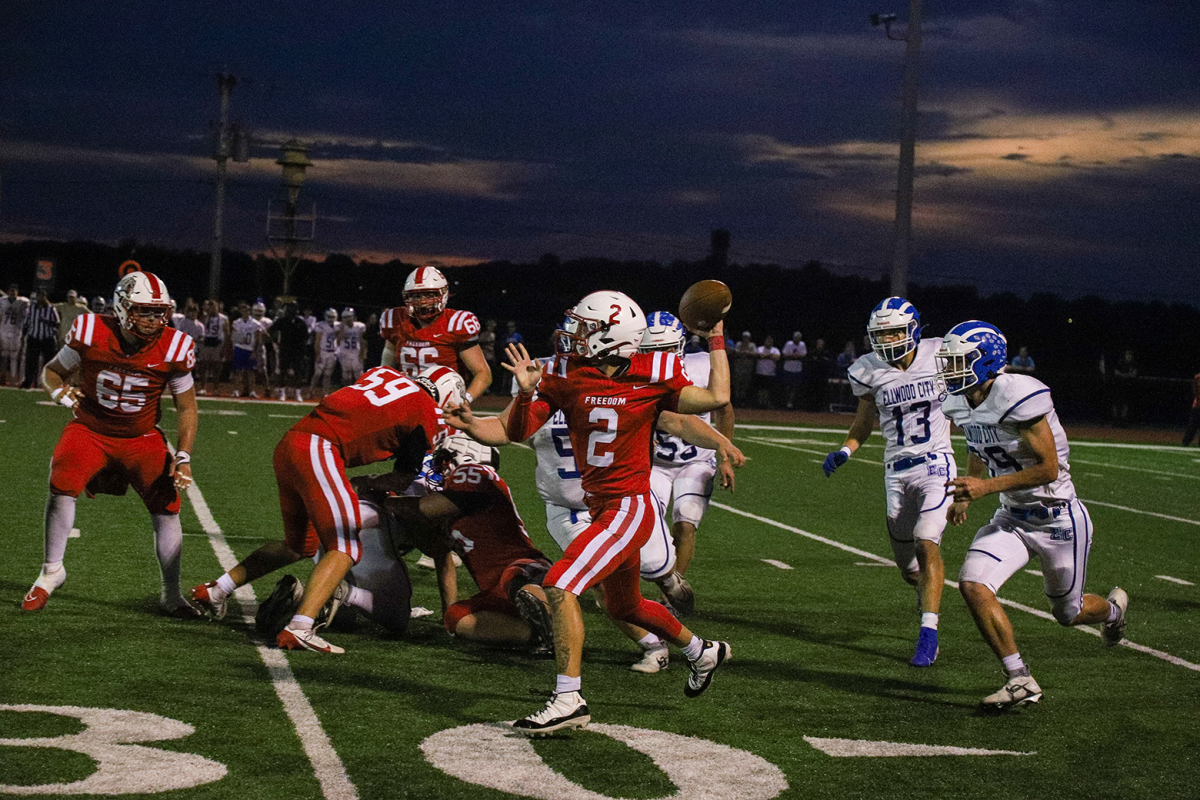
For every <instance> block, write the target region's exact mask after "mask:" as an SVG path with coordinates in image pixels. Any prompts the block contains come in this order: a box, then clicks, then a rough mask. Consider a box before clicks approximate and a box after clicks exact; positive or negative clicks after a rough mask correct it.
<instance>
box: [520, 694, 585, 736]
mask: <svg viewBox="0 0 1200 800" xmlns="http://www.w3.org/2000/svg"><path fill="white" fill-rule="evenodd" d="M591 721H592V715H591V712H589V711H588V706H587V701H586V700H584V699H583V695H581V694H580V693H579V692H563V693H562V694H558V693H555V694H553V695H551V697H550V702H548V703H546V707H545V708H543V709H542V710H541V711H538V712H537V713H535V714H530V715H529V716H528V717H526V718H525V719H519V720H517V721H516V722H514V723H513V728H514V729H515V730H516V731H517V732H518V733H522V734H524V735H525V736H548V735H549V734H551V733H554V732H556V731H563V730H570V729H572V728H586V727H587V724H588V723H589V722H591Z"/></svg>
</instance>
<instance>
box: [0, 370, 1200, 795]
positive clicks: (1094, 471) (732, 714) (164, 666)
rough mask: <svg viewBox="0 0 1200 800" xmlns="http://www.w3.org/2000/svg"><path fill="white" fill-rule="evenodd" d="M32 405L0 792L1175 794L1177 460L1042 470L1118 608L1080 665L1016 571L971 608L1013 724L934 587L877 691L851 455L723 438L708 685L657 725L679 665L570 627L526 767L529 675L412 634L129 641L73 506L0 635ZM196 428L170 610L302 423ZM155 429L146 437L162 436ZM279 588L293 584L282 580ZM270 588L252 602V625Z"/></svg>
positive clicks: (703, 618) (783, 436) (875, 578)
mask: <svg viewBox="0 0 1200 800" xmlns="http://www.w3.org/2000/svg"><path fill="white" fill-rule="evenodd" d="M39 401H42V402H39ZM44 401H45V397H44V396H43V395H41V394H36V393H25V392H16V391H0V420H2V421H0V493H2V494H0V501H2V506H0V507H2V508H3V514H4V518H5V524H4V525H3V532H4V540H5V543H6V557H5V558H4V559H3V560H2V561H0V794H38V795H39V796H47V795H48V796H56V793H58V794H62V795H65V794H86V793H93V794H106V795H126V796H137V797H142V796H144V797H179V798H200V797H204V798H230V797H236V798H246V799H247V800H250V799H253V800H258V799H259V798H264V799H266V800H270V799H271V798H320V797H329V798H335V797H336V798H349V797H361V798H393V797H414V798H472V799H475V798H480V799H485V800H486V799H488V798H505V797H514V796H529V797H541V798H554V799H557V798H566V799H568V800H574V799H575V798H579V799H580V800H582V799H583V798H592V799H593V800H594V799H595V798H604V797H612V798H660V797H680V798H697V799H698V798H713V799H714V800H715V799H717V798H737V800H756V799H757V798H764V799H765V798H771V797H777V796H778V797H788V798H801V797H813V798H817V797H821V798H843V797H846V798H890V797H903V798H951V797H953V798H962V797H980V798H989V799H990V800H994V799H995V798H1035V797H1036V798H1043V797H1055V798H1058V797H1063V798H1067V797H1078V798H1103V797H1113V798H1118V797H1119V798H1139V797H1154V798H1166V797H1197V796H1198V795H1200V635H1198V634H1197V624H1196V621H1197V616H1198V612H1200V586H1197V584H1200V450H1196V449H1192V450H1184V449H1182V448H1177V447H1163V446H1150V445H1136V444H1117V443H1104V442H1082V441H1076V442H1073V443H1072V445H1073V446H1072V471H1073V475H1074V477H1075V483H1076V486H1077V488H1078V490H1079V493H1080V496H1081V498H1082V499H1083V500H1084V502H1085V503H1086V504H1087V506H1088V508H1089V510H1090V512H1091V514H1092V518H1093V520H1094V522H1095V530H1096V532H1095V545H1094V547H1093V550H1092V554H1091V559H1090V562H1089V569H1088V575H1087V588H1088V590H1089V591H1092V592H1096V593H1099V594H1102V595H1103V594H1106V593H1107V592H1108V590H1109V589H1110V588H1111V587H1112V586H1113V585H1116V584H1120V585H1121V586H1123V587H1125V588H1126V589H1127V590H1128V591H1129V594H1130V597H1131V602H1130V612H1129V626H1128V629H1127V631H1126V636H1127V640H1126V642H1125V645H1124V646H1121V647H1117V648H1113V649H1111V650H1109V649H1106V648H1105V647H1104V646H1103V645H1102V643H1101V640H1100V638H1099V636H1098V635H1097V634H1098V632H1097V631H1095V630H1083V629H1066V628H1062V627H1060V626H1059V625H1058V624H1056V623H1055V622H1054V621H1053V619H1052V618H1050V616H1049V614H1048V612H1049V605H1048V603H1047V601H1046V599H1045V597H1044V595H1043V592H1042V583H1041V579H1040V577H1038V576H1037V574H1035V571H1036V570H1037V569H1038V564H1037V563H1036V562H1034V563H1031V564H1029V565H1028V569H1027V570H1025V571H1022V572H1019V573H1017V575H1015V576H1014V577H1013V578H1012V580H1010V581H1009V583H1008V584H1007V585H1006V586H1005V587H1004V590H1003V592H1002V594H1003V599H1004V600H1005V601H1006V602H1007V603H1008V613H1009V615H1010V617H1011V618H1012V621H1013V624H1014V627H1015V629H1016V633H1017V640H1018V643H1019V645H1020V647H1021V652H1022V655H1023V656H1024V658H1025V660H1026V662H1028V663H1029V664H1030V666H1031V667H1032V669H1033V674H1034V676H1035V677H1036V678H1037V680H1038V681H1039V683H1040V684H1041V686H1042V688H1043V689H1044V690H1045V697H1044V699H1043V700H1042V702H1041V703H1040V704H1039V705H1036V706H1028V707H1025V708H1023V709H1019V710H1017V711H1015V712H1012V713H1008V714H1004V715H999V716H991V715H981V714H979V713H978V712H977V704H978V702H979V700H980V698H981V697H983V696H984V695H985V694H989V693H991V692H992V691H994V690H996V689H997V688H999V687H1000V685H1001V684H1002V683H1003V681H1004V677H1003V674H1002V672H1001V670H1000V668H999V665H998V663H997V662H996V661H995V659H994V658H993V657H992V655H991V653H990V652H989V651H988V650H987V648H986V647H985V645H984V644H983V642H982V641H981V639H980V638H979V635H978V633H977V632H976V630H975V628H974V625H973V623H972V622H971V619H970V617H969V615H968V613H967V611H966V608H965V606H964V604H963V602H962V599H961V597H960V596H959V595H958V593H957V591H956V590H954V589H952V588H949V587H947V589H946V594H945V599H944V601H943V608H942V617H941V630H940V639H941V656H940V658H939V659H938V661H937V664H936V665H935V666H934V667H933V668H931V669H925V670H918V669H915V668H912V667H910V666H909V665H908V659H909V657H910V656H911V655H912V647H913V642H914V640H915V636H916V631H917V624H918V618H917V614H916V609H915V604H914V599H915V596H914V593H913V591H912V589H910V588H909V587H908V586H907V585H906V584H905V583H904V582H903V581H902V580H901V579H900V577H899V573H898V572H897V570H896V569H895V567H894V566H890V555H891V553H890V548H889V546H888V542H887V535H886V532H885V528H884V524H883V516H884V513H883V480H882V474H883V472H882V465H881V463H880V462H881V456H882V447H881V441H880V439H879V438H878V435H877V434H876V436H875V437H873V439H872V440H871V442H870V443H869V444H868V446H867V447H866V448H865V449H864V450H862V451H860V452H859V454H858V455H857V456H856V457H855V458H854V459H852V460H851V461H850V463H849V464H847V465H846V466H845V467H843V468H842V469H841V470H839V471H838V473H837V474H836V475H834V476H833V478H831V479H826V478H825V477H824V475H823V474H822V472H821V469H820V462H821V461H822V460H823V458H824V455H825V453H826V452H828V451H829V450H831V449H836V447H837V446H838V445H839V444H840V443H841V441H842V438H843V435H844V431H838V430H834V429H828V428H824V429H821V428H812V427H800V426H785V425H750V424H747V425H739V426H738V432H737V443H738V445H739V446H740V447H741V448H742V449H743V451H744V452H745V453H746V455H747V456H748V458H749V463H748V464H747V466H746V467H745V468H744V469H742V470H741V471H740V472H739V474H738V487H737V492H736V493H735V494H733V495H729V494H728V493H720V494H719V496H718V497H715V498H714V500H715V501H716V502H714V504H713V506H712V507H711V508H710V510H709V513H708V516H707V518H706V519H705V522H704V524H703V526H702V528H701V530H700V534H699V540H698V548H697V557H696V560H695V562H694V563H693V565H692V568H691V569H690V571H689V574H688V578H689V579H690V580H691V582H692V585H693V586H694V588H695V590H696V596H697V608H696V613H695V614H694V615H693V616H692V617H690V618H688V619H687V620H686V621H687V624H688V625H689V626H690V627H692V628H693V629H694V630H695V631H696V632H697V633H699V634H700V635H702V636H705V637H707V638H720V639H725V640H727V641H729V642H730V643H731V645H732V648H733V654H732V661H730V662H729V663H728V664H727V665H726V666H725V667H723V668H722V669H721V670H720V671H718V672H717V674H716V677H715V679H714V681H713V685H712V687H711V688H710V689H709V691H708V692H707V693H706V694H704V695H703V696H701V697H699V698H696V699H692V700H689V699H687V698H685V697H684V695H683V691H682V689H683V685H684V682H685V680H686V675H687V669H686V664H685V662H684V661H683V659H682V656H680V655H679V654H678V653H673V661H672V665H671V667H670V668H669V669H668V670H666V671H665V672H661V673H658V674H655V675H641V674H637V673H633V672H631V671H630V670H629V665H630V664H631V663H633V662H634V661H635V660H637V658H638V657H639V653H637V652H636V648H635V646H634V645H633V644H632V643H630V642H628V641H627V640H624V639H623V638H622V637H621V636H620V635H619V634H618V633H617V632H616V631H615V629H613V628H612V626H611V625H609V624H607V622H606V621H605V620H604V618H603V616H602V615H601V614H600V613H599V612H598V611H597V610H596V609H595V608H594V606H593V604H591V603H590V602H588V603H585V615H586V621H587V626H588V640H587V648H586V651H585V654H584V676H583V680H584V683H583V687H584V695H585V697H586V698H587V700H588V702H589V705H590V706H591V711H592V719H593V724H592V726H591V727H590V728H589V729H588V730H586V731H583V732H576V733H572V734H571V735H569V736H563V737H559V738H551V739H547V740H539V741H534V742H532V743H530V742H527V741H526V740H524V739H520V738H515V737H512V736H509V735H506V733H505V731H504V729H503V728H502V727H498V726H497V725H496V724H495V723H498V722H502V721H505V720H512V719H515V718H518V717H522V716H524V715H526V714H528V713H530V712H531V711H534V710H535V709H537V708H539V707H540V706H541V705H542V704H543V703H544V702H545V700H546V698H547V696H548V693H549V692H548V690H549V689H551V688H552V687H553V682H554V667H553V662H551V661H534V660H530V659H529V658H527V657H525V656H524V655H522V654H520V653H515V652H507V651H498V650H488V649H484V648H481V647H477V646H473V645H470V644H467V643H464V642H457V641H455V640H453V639H452V638H451V637H449V636H448V635H447V634H446V633H445V632H444V630H443V629H442V628H441V625H440V624H439V623H437V622H435V621H434V619H435V618H434V617H427V618H422V619H415V620H413V623H412V625H411V627H410V629H409V633H408V635H407V636H405V637H404V638H402V639H396V638H389V637H388V636H386V635H383V633H382V630H381V629H379V628H376V627H374V626H372V625H371V624H370V623H363V624H361V625H359V627H358V628H357V629H356V630H355V631H353V632H346V633H334V634H331V635H330V638H331V639H333V640H334V641H335V642H336V643H337V644H339V645H342V646H344V647H345V648H346V653H345V654H344V655H341V656H326V655H319V654H316V653H307V652H305V653H289V654H284V653H282V652H280V651H278V650H276V649H274V648H268V647H266V646H265V645H264V644H263V643H262V642H260V641H258V640H257V639H256V637H255V634H254V631H253V628H252V626H251V625H249V624H247V622H246V621H245V620H244V618H243V616H242V613H239V612H238V611H237V609H236V608H235V609H234V611H233V612H231V614H230V616H229V617H228V618H227V619H226V620H225V621H224V622H222V623H214V622H208V621H197V622H179V621H174V620H169V619H166V618H164V617H161V616H159V615H158V613H157V605H158V584H159V579H158V568H157V562H156V561H155V558H154V548H153V537H152V534H151V528H150V522H149V518H148V516H147V514H146V511H145V509H144V508H143V507H142V505H141V503H140V501H139V500H138V499H137V498H136V496H134V495H133V494H132V493H130V494H129V495H127V496H125V497H121V498H116V497H101V498H99V499H96V500H82V499H81V500H80V503H79V514H78V517H77V522H76V525H77V527H78V528H79V530H80V536H79V537H78V538H73V539H72V540H71V542H70V545H69V546H68V549H67V556H66V567H67V570H68V573H69V577H68V580H67V582H66V584H65V585H63V586H62V588H60V589H59V590H58V591H56V592H55V593H54V595H53V597H52V598H51V601H50V603H49V605H48V606H47V608H46V609H45V610H44V611H43V612H40V613H37V614H26V613H23V612H21V611H20V609H19V607H18V606H19V603H20V600H21V597H22V596H23V595H24V593H25V591H26V590H27V589H28V588H29V586H30V584H31V583H32V581H33V579H34V578H35V577H36V575H37V573H38V569H39V566H40V564H41V559H42V513H43V507H44V503H45V499H46V492H47V488H46V484H47V474H48V469H47V465H48V463H49V459H50V454H51V452H52V450H53V448H54V445H55V442H56V441H57V438H58V435H59V431H60V430H61V427H62V425H63V424H64V423H65V422H66V420H67V418H68V414H69V412H67V411H66V410H64V409H62V408H59V407H57V406H52V405H48V404H47V403H46V402H44ZM166 405H170V403H167V404H166ZM200 408H201V415H202V416H201V420H200V434H199V441H198V443H197V446H196V450H195V464H194V471H195V476H196V481H197V484H196V485H197V489H198V492H195V493H193V495H191V497H190V498H189V501H185V503H184V510H183V527H184V532H185V538H184V563H183V574H184V583H185V585H186V586H191V585H193V584H195V583H200V582H203V581H206V580H211V579H214V578H216V577H217V576H218V575H220V574H221V572H222V571H223V569H224V568H225V567H228V566H231V565H232V563H233V561H235V560H236V559H238V558H241V557H243V556H245V555H246V554H247V553H249V552H250V551H251V550H253V549H254V548H255V547H257V546H258V545H259V544H260V543H261V542H263V541H265V540H268V539H274V538H279V536H280V535H281V528H280V521H279V508H278V503H277V498H276V494H275V485H274V476H273V474H272V471H271V454H272V450H273V448H274V446H275V443H276V442H277V441H278V439H279V437H280V436H281V435H282V434H283V432H284V431H285V430H286V429H287V428H288V427H289V426H290V425H291V424H293V423H294V422H295V420H296V419H298V418H299V417H300V416H301V415H302V414H303V413H304V412H305V411H306V410H307V408H306V407H301V406H297V405H286V404H278V403H254V404H251V403H235V402H228V401H208V400H203V401H202V402H201V405H200ZM849 420H850V418H849V417H847V418H846V421H847V424H848V423H849ZM163 425H164V427H165V428H167V429H168V431H169V432H170V433H171V435H172V438H173V435H174V431H173V426H174V412H173V411H168V412H167V413H166V416H165V417H164V420H163ZM957 448H958V450H959V461H960V464H961V463H963V458H964V448H963V445H962V443H961V442H957ZM533 465H534V459H533V453H532V452H531V451H529V450H528V449H522V448H519V447H509V448H507V449H506V450H505V451H504V453H503V463H502V468H501V470H500V471H501V474H502V475H503V476H504V477H505V479H506V480H507V481H508V482H509V484H510V486H511V487H512V490H513V494H514V496H515V498H516V500H517V502H518V505H519V507H520V510H521V512H522V515H523V516H524V518H525V520H526V524H527V526H528V528H529V530H530V533H531V535H532V536H533V537H534V540H535V542H537V543H538V544H539V545H540V546H541V547H543V549H544V550H545V551H546V552H547V554H549V555H551V556H552V557H553V556H554V555H556V554H557V551H556V550H555V548H554V545H553V543H552V542H551V540H550V538H549V536H548V535H547V534H546V532H545V528H544V524H543V522H544V512H543V508H542V506H541V503H540V500H539V498H538V497H537V494H536V492H535V491H534V487H533ZM995 506H996V500H995V498H988V499H986V500H984V501H981V502H979V503H977V504H976V506H975V507H974V508H973V509H972V511H971V515H970V519H969V520H968V523H967V524H966V525H965V526H963V527H961V528H951V529H948V531H947V534H946V537H945V540H944V542H943V548H944V554H945V559H946V564H947V577H948V578H951V579H953V578H956V577H957V572H958V568H959V565H960V564H961V563H962V558H963V554H964V552H965V550H966V548H967V545H968V543H969V542H970V539H971V536H972V534H973V533H974V531H975V529H976V528H977V527H978V526H979V525H981V524H983V523H984V522H985V521H986V520H987V519H988V518H989V517H990V515H991V513H992V511H993V509H994V508H995ZM307 566H308V565H307V564H305V565H301V566H300V567H297V568H295V572H296V573H297V574H298V575H299V576H300V577H301V578H304V577H306V576H307V571H308V570H307V568H306V567H307ZM412 574H413V581H414V591H415V596H414V604H417V605H425V606H429V607H436V605H437V602H438V601H437V591H436V587H435V585H434V580H433V574H432V572H430V571H426V570H422V569H419V568H415V567H413V568H412ZM461 576H462V577H461V579H460V580H462V581H463V582H465V583H469V579H468V578H466V574H465V571H464V572H462V573H461ZM273 584H274V579H273V578H267V579H264V580H263V581H261V582H260V585H257V586H255V587H254V590H255V591H256V592H257V594H258V596H259V597H260V598H261V597H264V596H265V595H266V594H267V593H269V591H270V590H271V588H272V586H273ZM464 588H466V587H464ZM247 610H248V611H249V613H253V605H252V602H251V599H250V597H249V595H248V593H247V597H246V602H245V605H244V606H243V609H242V612H246V611H247Z"/></svg>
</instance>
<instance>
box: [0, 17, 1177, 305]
mask: <svg viewBox="0 0 1200 800" xmlns="http://www.w3.org/2000/svg"><path fill="white" fill-rule="evenodd" d="M907 5H908V3H907V0H890V2H889V1H888V0H878V1H876V0H872V2H860V0H838V1H837V2H832V1H831V2H806V1H805V0H794V1H793V2H790V3H782V2H759V3H745V2H729V1H728V0H726V2H722V3H716V2H707V1H706V0H691V1H690V2H686V3H679V2H661V3H647V2H625V1H624V0H608V1H607V2H603V3H600V2H507V3H506V2H500V3H480V2H474V3H440V2H425V3H420V4H417V3H383V2H378V3H363V2H359V3H347V2H324V3H309V2H289V3H262V2H236V3H235V2H215V1H207V2H165V0H157V1H156V2H147V1H146V0H130V1H129V2H122V1H120V0H117V1H115V2H103V3H101V2H32V1H30V0H7V2H4V3H2V4H0V237H2V238H4V239H7V240H18V239H25V238H54V239H95V240H100V241H108V242H116V241H117V240H120V239H123V238H127V237H134V238H136V239H138V240H141V241H150V242H155V243H160V244H165V245H170V246H176V247H190V248H193V249H197V250H207V249H208V248H209V245H210V240H211V235H212V217H213V176H214V171H215V167H214V162H213V161H212V159H211V158H210V157H209V155H210V151H211V144H210V141H211V140H210V136H211V130H212V127H213V125H214V123H215V120H216V119H217V116H218V96H217V87H216V80H215V77H214V76H215V74H216V73H217V72H218V71H220V70H222V69H223V68H224V69H228V70H229V71H230V72H232V73H234V74H235V75H237V76H239V78H240V79H241V80H242V82H241V83H240V84H239V85H238V86H237V88H236V89H235V90H234V92H233V99H232V104H231V119H232V120H233V121H235V122H238V123H240V124H242V125H244V126H246V127H247V128H249V129H250V130H251V132H252V135H253V136H254V138H255V144H254V146H253V148H252V160H251V161H250V163H247V164H235V163H231V164H230V169H229V178H230V183H229V188H228V197H227V206H226V231H227V235H226V245H227V246H228V247H231V248H235V249H243V250H251V251H258V250H262V249H264V248H265V246H266V240H265V228H266V210H267V200H268V198H270V197H271V196H272V195H273V194H274V193H276V192H277V187H278V182H279V167H277V166H276V165H275V163H274V161H275V159H276V158H278V157H279V150H278V144H279V143H280V142H282V141H283V140H285V139H289V138H298V139H300V140H302V141H304V142H306V143H309V144H310V145H311V146H312V148H311V151H310V157H311V158H312V160H313V161H314V162H315V165H314V166H313V167H312V168H311V169H310V170H309V175H308V181H307V183H306V185H305V192H306V195H307V196H308V197H309V198H311V199H313V200H315V202H316V208H317V212H318V221H317V229H316V234H317V241H316V244H315V251H316V252H317V253H324V252H330V251H336V252H343V253H349V254H352V255H354V256H356V257H361V258H370V259H373V260H382V259H388V258H391V257H394V256H398V257H401V258H404V259H405V260H406V261H410V262H418V261H426V260H437V261H440V262H442V263H446V264H449V265H457V264H463V263H473V262H476V261H482V260H492V259H508V260H513V261H529V260H534V259H537V258H538V257H539V256H541V255H542V254H543V253H547V252H553V253H556V254H558V255H559V256H560V257H563V258H571V257H576V256H585V255H593V256H608V257H612V258H618V259H654V260H657V261H662V262H669V261H672V260H675V259H687V260H694V259H699V258H702V257H703V256H705V255H706V254H707V251H708V240H709V232H710V231H711V230H712V229H714V228H725V229H728V230H729V231H730V232H731V233H732V248H731V251H730V259H731V260H732V261H734V262H736V263H751V262H759V263H761V262H773V263H779V264H783V265H791V266H799V265H801V264H803V263H805V262H806V261H809V260H813V259H816V260H820V261H823V262H826V263H829V264H831V265H837V266H835V267H833V268H834V269H835V271H841V272H846V273H856V274H865V275H869V276H878V275H881V274H884V273H886V272H887V271H888V270H889V268H890V263H891V235H892V218H893V214H894V203H895V200H894V193H895V184H896V166H897V153H898V137H899V106H900V102H899V101H900V95H901V90H902V83H903V73H902V69H903V54H904V45H903V43H901V42H895V41H889V40H888V39H886V38H885V37H884V34H883V30H882V29H881V28H872V27H871V26H870V24H869V22H868V16H869V13H870V12H872V11H877V12H890V13H896V14H898V15H899V16H900V19H901V21H903V19H904V18H905V16H906V15H907ZM924 17H925V25H924V53H923V56H924V57H923V61H922V81H921V103H920V109H921V115H922V116H921V126H920V134H919V140H918V146H917V171H918V179H917V183H916V200H915V208H914V248H915V255H914V262H913V266H912V270H911V280H912V281H913V282H914V283H951V282H952V283H969V284H974V285H977V286H978V287H979V288H980V290H981V291H983V292H985V293H993V292H997V291H1003V290H1006V289H1007V290H1011V291H1014V292H1016V293H1018V294H1022V295H1024V294H1028V293H1030V292H1033V291H1038V290H1045V291H1051V292H1058V293H1061V294H1066V295H1071V296H1078V295H1083V294H1089V293H1096V294H1101V295H1104V296H1106V297H1110V298H1125V299H1132V300H1180V301H1183V302H1188V303H1192V304H1196V305H1200V44H1198V43H1200V6H1197V5H1196V4H1195V3H1192V2H1174V1H1172V2H1166V1H1164V2H1156V1H1155V0H1122V1H1121V2H1103V0H1097V1H1096V2H1048V1H1040V0H1021V1H1019V2H1009V1H1007V0H993V1H992V2H986V3H984V2H974V0H967V1H963V0H960V1H959V2H954V3H950V2H946V0H927V2H926V3H925V4H924ZM901 30H902V29H901Z"/></svg>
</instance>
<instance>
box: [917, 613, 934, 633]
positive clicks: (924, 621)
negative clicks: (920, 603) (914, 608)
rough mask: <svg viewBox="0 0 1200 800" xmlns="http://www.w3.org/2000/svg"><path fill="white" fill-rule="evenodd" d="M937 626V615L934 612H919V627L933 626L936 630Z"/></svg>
mask: <svg viewBox="0 0 1200 800" xmlns="http://www.w3.org/2000/svg"><path fill="white" fill-rule="evenodd" d="M937 626H938V615H937V614H935V613H934V612H932V611H922V612H921V627H922V628H933V629H934V630H935V631H936V630H937Z"/></svg>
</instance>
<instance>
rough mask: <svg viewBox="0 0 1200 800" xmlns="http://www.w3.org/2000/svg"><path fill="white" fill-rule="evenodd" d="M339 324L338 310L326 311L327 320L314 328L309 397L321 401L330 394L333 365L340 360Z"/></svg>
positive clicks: (330, 309) (329, 309)
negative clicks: (318, 385) (319, 387)
mask: <svg viewBox="0 0 1200 800" xmlns="http://www.w3.org/2000/svg"><path fill="white" fill-rule="evenodd" d="M341 327H342V326H341V324H340V323H339V322H338V312H337V309H334V308H328V309H326V310H325V319H323V320H321V321H320V322H318V323H317V324H316V325H314V326H313V376H312V382H311V383H310V384H309V396H310V397H312V398H313V399H314V400H320V399H321V398H323V397H325V395H327V394H329V388H330V387H329V383H330V381H331V380H332V379H333V365H334V364H336V363H337V359H338V331H339V330H340V329H341ZM318 383H320V384H321V394H320V396H319V397H318V396H317V384H318Z"/></svg>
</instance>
